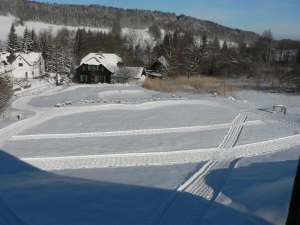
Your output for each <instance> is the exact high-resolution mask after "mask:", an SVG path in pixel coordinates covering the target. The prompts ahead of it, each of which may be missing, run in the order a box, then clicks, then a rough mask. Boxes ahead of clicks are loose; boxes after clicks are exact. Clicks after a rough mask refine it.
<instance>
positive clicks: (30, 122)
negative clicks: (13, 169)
mask: <svg viewBox="0 0 300 225" xmlns="http://www.w3.org/2000/svg"><path fill="white" fill-rule="evenodd" d="M56 91H65V90H63V89H57V90H56ZM51 93H53V90H50V91H47V92H44V95H47V94H48V95H49V94H51ZM31 99H32V96H27V97H23V98H21V99H18V100H17V101H15V102H14V103H13V107H14V108H17V109H21V110H29V111H33V112H35V113H36V115H35V116H33V117H31V118H28V119H25V120H21V121H18V122H16V123H14V124H12V125H10V126H7V127H5V128H3V129H1V130H0V147H3V145H4V143H5V141H6V140H9V139H10V140H27V139H44V138H58V136H57V135H58V134H45V135H19V136H18V134H19V133H20V132H22V131H25V130H27V129H29V128H31V127H34V126H36V125H38V124H41V123H43V122H46V121H48V120H50V119H52V118H55V117H57V116H66V115H71V114H75V113H83V112H91V111H99V110H100V111H102V110H118V109H121V110H148V109H154V108H157V107H163V106H171V105H207V106H213V107H219V108H221V109H226V110H230V111H232V112H235V113H238V115H237V117H236V118H235V120H234V121H233V122H232V123H231V124H219V125H210V126H195V127H180V128H165V129H145V130H131V131H119V132H99V133H79V134H59V135H60V136H61V137H62V138H76V137H95V136H96V137H99V136H124V135H143V134H157V133H172V132H191V131H198V130H207V129H220V128H229V130H228V132H227V134H226V136H225V137H224V139H223V141H222V142H221V144H220V145H219V147H218V148H210V149H194V150H181V151H173V152H148V153H128V154H106V155H85V156H68V157H45V158H42V157H40V158H21V160H23V161H24V162H26V163H28V164H30V165H32V166H35V167H37V168H39V169H42V170H47V171H51V170H65V169H79V168H106V167H125V166H144V165H171V164H184V163H190V162H203V161H206V162H207V163H206V164H205V165H204V166H203V167H202V168H201V169H200V170H199V171H198V172H196V173H195V174H194V175H192V176H191V177H190V178H189V179H188V180H187V181H186V182H185V183H184V184H182V185H181V186H180V187H179V188H178V190H177V192H176V193H175V194H173V196H172V197H171V198H170V199H169V200H168V201H167V202H166V203H165V205H164V206H163V207H162V210H160V211H159V212H158V213H157V214H156V215H155V216H154V218H153V221H152V222H153V224H195V223H197V224H199V223H201V221H202V219H203V217H204V216H205V213H206V211H207V209H208V208H209V206H210V204H211V203H212V202H213V201H214V199H215V198H216V196H217V194H218V192H219V191H220V190H221V188H222V186H223V185H224V183H225V181H226V179H227V178H228V176H229V175H230V173H231V171H232V169H233V167H234V165H235V163H236V161H237V160H238V159H239V158H242V157H249V156H254V155H262V154H266V153H270V152H276V151H281V150H283V149H289V148H293V147H296V146H299V145H300V135H293V136H288V137H283V138H278V139H274V140H270V141H264V142H258V143H252V144H248V145H242V146H235V144H236V143H237V140H238V138H239V136H240V133H241V132H242V129H243V126H244V125H254V124H259V123H262V122H264V123H270V124H274V125H277V126H280V127H285V128H287V129H291V130H295V131H300V125H299V124H296V123H290V122H287V121H284V120H280V119H277V118H273V117H271V116H266V115H262V114H260V113H258V112H254V111H251V110H245V109H243V108H241V107H237V106H232V105H226V104H222V103H218V102H212V101H202V100H188V101H186V100H184V101H183V100H178V101H160V102H147V103H143V104H131V105H125V104H107V105H96V106H89V107H66V108H63V109H61V108H59V109H58V108H39V107H31V106H29V105H28V102H29V101H30V100H31ZM247 117H252V118H254V119H258V120H260V121H249V122H245V121H246V119H247ZM212 171H213V172H214V178H213V179H211V180H210V181H209V183H207V180H206V179H207V176H208V175H209V174H210V173H211V172H212ZM212 187H213V188H212ZM193 196H199V197H201V199H203V200H202V201H199V200H197V198H195V197H193ZM0 208H1V210H0V217H1V219H2V218H3V221H8V222H6V224H25V223H24V222H22V220H21V219H18V217H17V215H15V214H14V213H13V211H12V210H11V209H10V208H9V207H8V206H6V204H5V202H4V201H3V200H2V199H0ZM174 215H175V216H174Z"/></svg>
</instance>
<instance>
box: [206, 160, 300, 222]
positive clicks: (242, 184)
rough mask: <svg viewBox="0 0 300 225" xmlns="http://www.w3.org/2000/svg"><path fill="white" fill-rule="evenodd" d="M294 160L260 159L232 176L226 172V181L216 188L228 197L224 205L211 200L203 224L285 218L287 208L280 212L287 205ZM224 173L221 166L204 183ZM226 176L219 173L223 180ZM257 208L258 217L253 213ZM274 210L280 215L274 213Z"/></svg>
mask: <svg viewBox="0 0 300 225" xmlns="http://www.w3.org/2000/svg"><path fill="white" fill-rule="evenodd" d="M297 162H298V161H297V160H288V161H282V162H263V163H253V164H251V165H250V166H247V167H239V168H235V169H234V175H230V182H229V184H225V186H224V187H223V188H222V190H219V191H221V192H222V194H223V195H225V196H226V197H228V198H227V200H225V204H219V203H217V202H214V203H213V205H212V207H211V208H210V211H209V212H208V213H207V216H206V218H205V221H204V224H205V225H206V224H207V225H208V224H209V225H211V224H218V222H220V221H222V220H224V219H226V220H227V221H228V222H230V223H228V224H244V225H252V224H261V225H269V224H273V223H271V222H268V221H267V220H265V219H264V217H265V218H268V217H269V216H270V218H271V220H274V218H276V217H277V218H280V217H285V218H286V216H287V211H284V207H288V205H289V201H290V195H291V191H292V186H293V181H294V177H295V168H296V167H297ZM224 174H226V170H222V169H221V170H215V171H213V172H211V173H210V174H209V175H208V176H207V178H206V182H207V184H208V185H210V186H212V185H214V180H215V177H216V176H222V175H224ZM227 177H228V176H223V179H227ZM224 182H226V181H225V180H224ZM276 210H279V211H276ZM259 211H260V212H261V214H260V216H256V215H255V214H257V213H258V212H259ZM278 213H281V214H280V215H277V216H276V214H278ZM268 214H269V215H268ZM215 215H218V217H215ZM272 217H273V219H272ZM280 219H282V218H280ZM283 220H284V218H283ZM224 224H225V223H224Z"/></svg>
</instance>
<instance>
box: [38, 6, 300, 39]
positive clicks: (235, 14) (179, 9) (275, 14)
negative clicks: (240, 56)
mask: <svg viewBox="0 0 300 225" xmlns="http://www.w3.org/2000/svg"><path fill="white" fill-rule="evenodd" d="M37 1H39V2H48V3H59V4H80V5H82V4H85V5H90V4H97V5H103V6H112V7H118V8H124V9H145V10H152V11H154V10H157V11H163V12H171V13H175V14H176V15H180V14H185V15H187V16H193V17H196V18H198V19H204V20H210V21H213V22H215V23H219V24H221V25H224V26H227V27H231V28H238V29H241V30H246V31H253V32H255V33H258V34H262V33H263V31H265V30H267V29H270V30H271V31H272V33H273V36H274V38H275V39H294V40H300V0H170V1H165V0H151V1H149V0H147V1H145V0H37Z"/></svg>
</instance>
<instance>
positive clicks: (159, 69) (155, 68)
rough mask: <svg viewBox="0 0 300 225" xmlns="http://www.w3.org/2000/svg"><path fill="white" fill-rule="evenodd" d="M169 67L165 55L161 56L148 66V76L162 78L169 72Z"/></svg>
mask: <svg viewBox="0 0 300 225" xmlns="http://www.w3.org/2000/svg"><path fill="white" fill-rule="evenodd" d="M168 67H169V64H168V61H167V60H166V58H165V57H164V56H161V57H159V58H158V59H157V60H156V61H155V62H154V63H153V64H152V65H151V66H150V67H149V68H148V71H147V72H148V77H150V78H162V77H163V76H164V75H165V74H167V73H168Z"/></svg>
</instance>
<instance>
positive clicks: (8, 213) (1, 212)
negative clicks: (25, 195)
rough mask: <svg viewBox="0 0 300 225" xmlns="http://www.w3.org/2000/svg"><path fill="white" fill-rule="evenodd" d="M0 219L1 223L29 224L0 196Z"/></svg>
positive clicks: (4, 224)
mask: <svg viewBox="0 0 300 225" xmlns="http://www.w3.org/2000/svg"><path fill="white" fill-rule="evenodd" d="M0 221H1V225H29V224H28V223H26V222H25V221H23V220H22V219H21V218H20V217H19V216H18V215H17V214H16V213H15V212H14V211H13V210H12V209H11V208H10V207H9V206H8V205H7V204H6V202H5V201H4V200H3V199H2V198H1V197H0Z"/></svg>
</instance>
